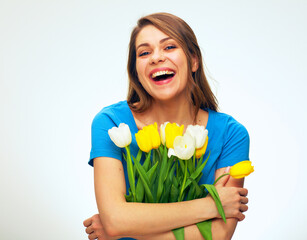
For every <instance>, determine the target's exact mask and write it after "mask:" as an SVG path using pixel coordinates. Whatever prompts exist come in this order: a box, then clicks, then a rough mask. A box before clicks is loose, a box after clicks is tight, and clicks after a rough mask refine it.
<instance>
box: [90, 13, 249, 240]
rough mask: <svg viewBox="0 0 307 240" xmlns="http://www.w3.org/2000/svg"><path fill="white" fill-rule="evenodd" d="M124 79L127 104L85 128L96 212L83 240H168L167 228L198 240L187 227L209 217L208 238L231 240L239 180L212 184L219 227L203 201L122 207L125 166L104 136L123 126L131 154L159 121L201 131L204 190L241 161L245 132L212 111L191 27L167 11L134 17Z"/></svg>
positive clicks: (241, 195) (242, 204)
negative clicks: (205, 139) (204, 134)
mask: <svg viewBox="0 0 307 240" xmlns="http://www.w3.org/2000/svg"><path fill="white" fill-rule="evenodd" d="M128 74H129V92H128V98H127V101H122V102H119V103H116V104H113V105H111V106H108V107H105V108H103V109H102V110H101V111H100V112H99V113H98V114H97V115H96V117H95V118H94V120H93V123H92V149H91V154H90V161H89V164H90V165H92V166H94V182H95V193H96V200H97V206H98V210H99V214H96V215H94V216H93V217H91V218H89V219H87V220H85V221H84V225H85V227H86V233H88V234H89V236H88V237H89V239H97V238H98V239H99V240H105V239H121V238H122V239H131V238H133V239H175V237H174V235H173V233H172V231H171V230H172V229H176V228H179V227H185V239H203V238H202V236H201V234H200V232H199V230H198V228H197V226H196V225H195V224H196V223H198V222H200V221H204V220H208V219H213V221H212V236H213V239H221V240H225V239H231V237H232V235H233V233H234V230H235V228H236V225H237V222H238V221H242V220H243V219H244V218H245V216H244V214H243V213H244V212H245V211H246V210H247V205H246V204H247V202H248V199H247V197H246V196H247V189H245V188H243V181H244V180H243V179H233V178H231V177H229V176H228V177H224V178H222V179H221V181H219V182H218V185H216V188H217V191H218V193H219V196H220V199H221V202H222V205H223V207H224V211H225V214H226V218H227V223H224V222H223V220H222V219H221V218H220V217H219V214H218V211H217V208H216V206H215V203H214V200H213V199H212V198H211V197H210V196H208V197H205V198H201V199H196V200H192V201H184V202H178V203H159V204H150V203H132V202H126V200H125V194H126V193H127V189H128V188H129V183H128V179H127V169H126V164H125V162H124V160H123V158H122V150H121V149H120V148H118V147H116V146H115V145H114V143H113V142H112V141H111V139H110V138H109V136H108V130H109V129H111V128H112V127H114V126H118V125H119V124H120V123H126V124H128V125H129V127H130V130H131V132H132V143H131V151H132V154H133V155H136V154H137V151H138V147H137V144H136V140H135V136H134V134H135V133H136V132H137V131H138V130H139V129H142V128H143V127H144V126H146V125H149V124H153V123H154V122H157V124H158V126H159V125H160V124H163V123H164V122H166V121H168V122H176V123H178V124H180V125H184V126H188V125H190V124H198V125H203V126H204V127H205V128H206V129H208V132H209V139H210V141H209V144H208V147H207V153H206V154H208V152H209V151H211V155H210V158H209V161H208V163H207V165H206V168H205V170H204V172H203V173H204V174H203V177H202V178H201V181H200V182H201V183H202V184H203V183H208V184H212V183H213V182H214V180H215V179H216V178H218V177H219V176H221V175H222V174H223V173H225V172H227V171H228V169H229V168H228V166H232V165H234V164H235V163H237V162H240V161H243V160H247V159H248V158H249V157H248V153H249V136H248V133H247V131H246V129H245V128H244V127H243V126H242V125H241V124H240V123H238V122H237V121H236V120H235V119H234V118H232V117H231V116H229V115H226V114H223V113H219V112H217V110H218V105H217V100H216V98H215V96H214V95H213V93H212V91H211V89H210V86H209V84H208V81H207V79H206V76H205V73H204V69H203V62H202V56H201V52H200V49H199V46H198V43H197V40H196V37H195V35H194V33H193V31H192V29H191V28H190V27H189V26H188V25H187V24H186V23H185V22H184V21H183V20H182V19H180V18H178V17H176V16H174V15H171V14H167V13H157V14H152V15H148V16H145V17H143V18H141V19H139V21H138V24H137V26H136V27H135V28H134V30H133V31H132V34H131V39H130V45H129V59H128Z"/></svg>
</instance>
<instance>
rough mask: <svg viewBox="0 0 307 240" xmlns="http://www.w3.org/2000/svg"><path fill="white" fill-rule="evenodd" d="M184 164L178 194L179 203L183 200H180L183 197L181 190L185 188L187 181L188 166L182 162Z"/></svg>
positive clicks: (185, 162)
mask: <svg viewBox="0 0 307 240" xmlns="http://www.w3.org/2000/svg"><path fill="white" fill-rule="evenodd" d="M183 162H184V167H185V169H184V177H183V182H182V186H181V190H180V194H179V202H181V201H182V200H183V199H182V195H183V190H184V186H185V182H186V180H187V172H188V164H187V161H185V160H184V161H183Z"/></svg>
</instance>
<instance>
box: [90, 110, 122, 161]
mask: <svg viewBox="0 0 307 240" xmlns="http://www.w3.org/2000/svg"><path fill="white" fill-rule="evenodd" d="M114 126H116V124H115V123H114V122H113V120H112V119H111V118H110V117H109V116H108V114H106V113H103V112H100V113H98V114H97V115H96V116H95V118H94V120H93V122H92V129H91V131H92V136H91V140H92V147H91V153H90V160H89V162H88V163H89V165H91V166H93V165H94V163H93V159H94V158H96V157H112V158H116V159H119V160H121V156H122V153H121V149H120V148H119V147H117V146H116V145H115V144H114V143H113V142H112V140H111V139H110V137H109V134H108V130H109V129H111V128H112V127H114Z"/></svg>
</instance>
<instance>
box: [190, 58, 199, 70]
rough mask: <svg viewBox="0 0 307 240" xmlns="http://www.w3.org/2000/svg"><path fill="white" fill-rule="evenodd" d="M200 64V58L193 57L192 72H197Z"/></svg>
mask: <svg viewBox="0 0 307 240" xmlns="http://www.w3.org/2000/svg"><path fill="white" fill-rule="evenodd" d="M198 66H199V62H198V58H197V57H196V56H193V57H192V72H196V71H197V69H198Z"/></svg>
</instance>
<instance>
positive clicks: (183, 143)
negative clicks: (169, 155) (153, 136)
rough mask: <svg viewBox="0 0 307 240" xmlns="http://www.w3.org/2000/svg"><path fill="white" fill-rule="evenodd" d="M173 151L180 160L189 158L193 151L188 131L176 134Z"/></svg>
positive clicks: (193, 145) (192, 143) (193, 144)
mask: <svg viewBox="0 0 307 240" xmlns="http://www.w3.org/2000/svg"><path fill="white" fill-rule="evenodd" d="M174 152H175V155H176V156H177V157H178V158H180V159H182V160H188V159H190V158H191V157H192V156H193V154H194V152H195V142H194V139H193V137H192V136H191V135H190V134H188V133H185V134H184V135H183V136H177V137H176V138H175V140H174Z"/></svg>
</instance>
